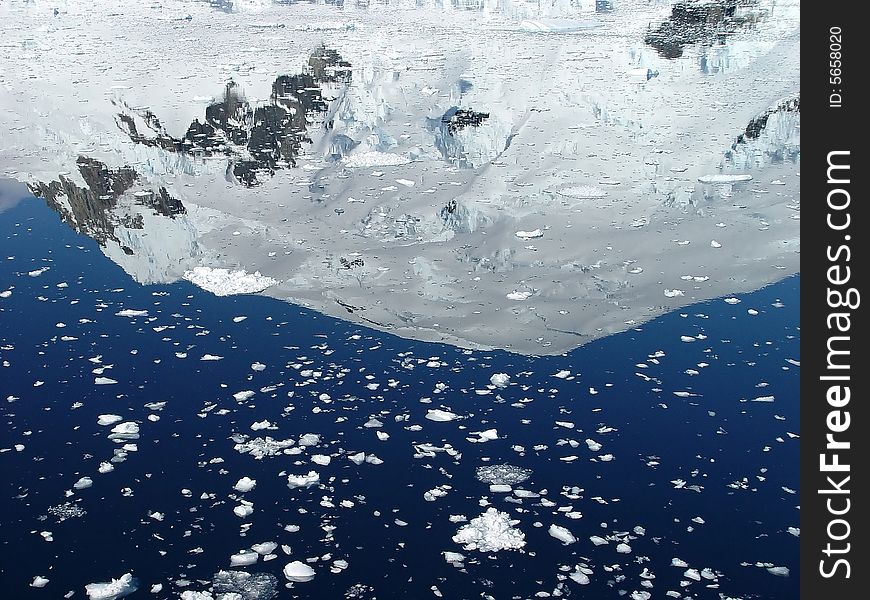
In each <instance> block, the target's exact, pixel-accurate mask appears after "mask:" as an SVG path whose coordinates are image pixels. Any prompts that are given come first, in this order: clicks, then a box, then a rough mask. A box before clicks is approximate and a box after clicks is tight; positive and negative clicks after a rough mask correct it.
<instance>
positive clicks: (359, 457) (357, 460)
mask: <svg viewBox="0 0 870 600" xmlns="http://www.w3.org/2000/svg"><path fill="white" fill-rule="evenodd" d="M347 458H348V460H350V461H351V462H352V463H354V464H357V465H361V464H363V463H364V462H365V460H366V453H365V452H357V453H355V454H349V455H348V456H347Z"/></svg>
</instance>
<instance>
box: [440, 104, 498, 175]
mask: <svg viewBox="0 0 870 600" xmlns="http://www.w3.org/2000/svg"><path fill="white" fill-rule="evenodd" d="M487 119H489V113H485V112H477V111H473V110H468V109H462V108H459V107H456V106H453V107H451V108H450V109H449V110H447V111H446V112H445V113H444V114H443V115H442V116H441V118H440V119H438V120H430V123H429V126H430V127H431V128H433V129H434V130H435V147H436V148H438V151H439V152H441V156H443V157H444V160H446V161H447V162H449V163H451V164H453V165H455V166H457V167H460V168H473V167H475V166H479V163H480V162H481V160H480V159H479V158H478V157H477V156H470V155H469V149H468V148H466V145H465V143H464V142H463V140H462V138H461V136H460V132H462V131H463V130H465V129H466V128H468V127H473V128H476V127H480V125H481V124H483V123H484V122H485V121H486V120H487ZM505 148H506V146H505ZM505 148H498V149H497V150H498V151H499V152H501V151H503V150H504V149H505ZM491 158H493V157H492V156H486V159H491Z"/></svg>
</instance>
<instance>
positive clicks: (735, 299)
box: [725, 298, 740, 304]
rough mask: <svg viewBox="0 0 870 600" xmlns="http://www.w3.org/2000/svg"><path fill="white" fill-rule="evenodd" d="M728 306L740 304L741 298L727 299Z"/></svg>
mask: <svg viewBox="0 0 870 600" xmlns="http://www.w3.org/2000/svg"><path fill="white" fill-rule="evenodd" d="M725 303H726V304H740V299H739V298H725Z"/></svg>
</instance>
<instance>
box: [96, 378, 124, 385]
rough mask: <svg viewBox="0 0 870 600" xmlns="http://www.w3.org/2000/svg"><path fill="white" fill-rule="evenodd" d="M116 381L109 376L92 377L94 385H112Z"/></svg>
mask: <svg viewBox="0 0 870 600" xmlns="http://www.w3.org/2000/svg"><path fill="white" fill-rule="evenodd" d="M115 383H118V382H117V381H116V380H114V379H111V378H109V377H97V378H95V379H94V385H112V384H115Z"/></svg>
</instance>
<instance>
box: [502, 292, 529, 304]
mask: <svg viewBox="0 0 870 600" xmlns="http://www.w3.org/2000/svg"><path fill="white" fill-rule="evenodd" d="M530 296H532V292H520V291H517V290H514V291H513V292H510V293H509V294H507V295H506V296H505V298H507V299H508V300H517V301H520V302H521V301H523V300H528V299H529V297H530Z"/></svg>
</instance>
